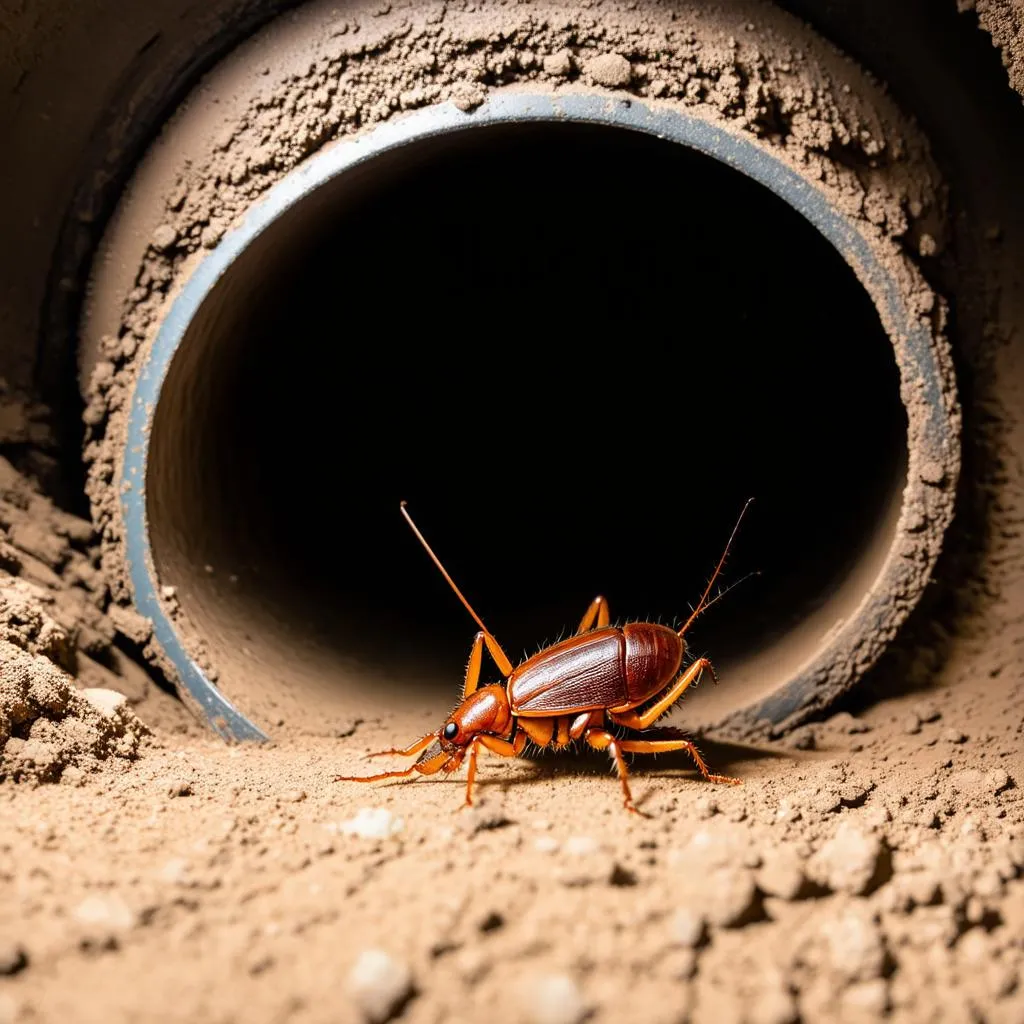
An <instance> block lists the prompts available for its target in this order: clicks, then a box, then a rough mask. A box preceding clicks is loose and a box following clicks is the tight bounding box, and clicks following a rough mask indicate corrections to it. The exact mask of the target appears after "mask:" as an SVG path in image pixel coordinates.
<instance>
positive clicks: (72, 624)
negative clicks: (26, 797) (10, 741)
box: [0, 381, 191, 775]
mask: <svg viewBox="0 0 1024 1024" xmlns="http://www.w3.org/2000/svg"><path fill="white" fill-rule="evenodd" d="M48 418H49V413H48V410H46V409H45V408H44V407H43V406H40V405H38V404H37V403H33V402H32V401H31V400H29V399H28V398H26V397H25V396H23V395H18V394H15V393H13V392H8V391H7V389H6V387H5V386H4V384H3V382H2V381H0V641H3V645H2V647H0V688H2V692H3V697H2V698H0V706H2V707H3V708H5V709H6V708H7V707H8V703H10V702H15V701H21V700H22V699H24V698H25V695H26V693H27V692H28V691H27V690H26V689H25V687H26V686H28V687H29V688H30V689H31V685H30V684H32V681H33V680H38V681H39V685H40V686H42V687H43V688H44V689H47V688H52V687H56V688H57V689H56V690H54V691H53V693H57V692H58V691H59V692H60V693H63V692H64V691H65V690H67V689H68V688H69V687H70V688H71V689H72V690H73V689H74V682H73V681H71V680H70V679H69V678H68V675H72V676H74V677H75V678H76V679H77V682H78V684H79V685H80V686H81V687H88V688H99V689H107V690H113V691H116V692H118V693H120V694H122V695H124V696H125V697H126V698H127V699H128V702H129V703H130V705H131V706H132V707H133V708H136V709H138V710H139V711H140V712H141V713H142V714H143V717H145V718H146V719H147V720H148V721H149V722H150V723H153V722H160V723H162V724H164V725H166V726H168V727H172V728H178V729H186V728H189V727H191V726H190V723H189V720H188V716H187V715H186V714H185V712H184V710H183V709H182V708H181V706H180V704H179V703H178V702H177V701H176V700H175V699H174V698H173V697H171V696H170V695H169V694H168V693H166V692H165V691H164V690H162V689H161V688H160V686H159V685H158V684H157V683H156V682H155V681H154V680H153V678H152V677H151V676H150V675H149V674H148V673H147V672H146V671H145V670H144V669H143V668H142V667H141V665H140V664H138V663H137V661H136V660H133V658H132V657H131V655H132V654H134V653H135V652H136V651H137V650H138V649H140V648H141V647H142V646H144V645H145V644H146V643H147V642H148V640H149V636H150V631H151V627H150V624H149V623H148V622H147V621H146V620H145V619H143V618H141V617H140V616H138V615H136V614H134V613H132V612H131V611H128V610H126V609H123V608H120V607H118V606H117V605H112V604H111V601H110V589H109V587H108V585H107V583H106V580H105V578H104V576H103V574H102V572H101V571H100V568H99V563H100V556H99V551H98V547H97V536H96V532H95V530H94V528H93V525H92V523H90V522H88V521H87V520H85V519H81V518H79V517H77V516H74V515H71V514H70V513H68V512H65V511H63V510H62V509H60V508H58V507H57V506H56V505H55V504H54V502H53V501H52V500H51V499H50V497H48V496H47V494H46V491H45V487H44V484H45V483H46V481H47V480H48V479H49V478H51V477H53V476H54V475H55V474H56V472H57V463H56V462H55V460H54V458H53V456H52V454H51V451H52V450H53V445H52V440H51V436H50V433H49V429H48V427H47V421H48ZM55 680H62V682H60V684H59V685H58V683H57V682H55ZM32 692H33V693H34V692H35V691H34V690H33V691H32ZM40 692H42V691H40ZM48 692H49V690H48ZM54 699H57V698H56V697H55V698H54ZM34 701H35V698H34V697H33V698H32V699H31V701H30V704H31V706H33V707H34V706H35V704H34V703H33V702H34ZM61 701H63V698H60V699H59V700H58V704H59V706H56V705H55V706H54V707H53V708H51V709H50V710H51V713H52V714H55V715H58V716H60V717H67V716H72V717H81V715H82V714H85V716H86V719H88V720H90V721H91V720H92V716H93V712H92V711H90V710H89V709H88V706H87V705H83V704H82V702H81V701H80V700H79V699H78V698H75V699H74V700H72V701H70V702H64V703H61ZM11 706H13V703H11ZM46 707H47V705H46V704H45V702H44V703H43V704H41V705H39V708H42V709H45V708H46ZM83 708H84V710H83ZM123 714H125V712H120V711H119V712H117V713H116V715H115V716H114V718H113V719H112V720H111V721H110V722H106V723H105V724H104V725H103V729H102V730H101V731H104V732H109V731H110V730H111V729H112V728H114V722H115V721H120V719H121V716H122V715H123ZM37 718H38V709H37V711H36V712H33V713H32V717H31V721H32V722H34V721H35V720H36V719H37ZM86 719H83V720H86ZM132 720H133V721H134V716H132ZM15 724H16V725H18V722H15ZM138 724H139V723H138V722H135V724H134V725H132V727H131V728H132V729H133V730H134V729H136V728H137V727H138ZM30 725H31V722H29V723H28V725H26V726H25V728H28V727H29V726H30ZM20 728H21V727H20V725H18V728H16V729H15V731H14V736H15V738H20V739H25V737H24V736H22V735H21V731H20ZM33 728H36V727H33ZM37 728H38V729H39V730H42V731H45V729H46V728H47V727H45V726H43V725H42V724H40V725H39V726H38V727H37ZM125 728H127V726H125ZM6 735H7V734H5V733H4V731H3V724H2V722H0V736H2V737H3V738H4V739H6ZM33 735H35V733H33ZM16 745H17V744H15V746H16ZM86 746H87V747H88V748H89V749H90V750H97V751H98V750H101V749H105V748H103V747H102V745H100V746H99V747H97V746H95V744H92V745H90V744H86ZM83 749H84V748H83ZM13 752H14V751H13V748H12V750H11V752H10V753H12V754H13ZM89 756H92V755H89ZM59 762H60V759H59V758H58V761H57V762H54V768H53V771H45V772H43V773H42V774H43V775H48V774H49V775H52V774H54V772H56V774H57V775H59V774H60V772H59V766H60V764H59ZM66 763H68V764H71V763H76V762H74V759H72V760H69V761H67V762H66ZM21 770H22V769H19V771H21Z"/></svg>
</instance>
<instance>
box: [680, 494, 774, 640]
mask: <svg viewBox="0 0 1024 1024" xmlns="http://www.w3.org/2000/svg"><path fill="white" fill-rule="evenodd" d="M753 501H754V499H753V498H747V502H746V504H745V505H744V506H743V509H742V510H741V511H740V514H739V518H738V519H737V520H736V525H735V526H734V527H733V528H732V533H730V534H729V540H728V541H727V542H726V545H725V550H724V551H723V552H722V557H721V558H720V559H719V560H718V565H716V566H715V571H714V572H713V573H712V574H711V579H709V580H708V585H707V586H706V587H705V588H704V593H703V594H701V595H700V600H699V601H698V602H697V607H696V608H694V609H693V611H692V612H691V613H690V617H689V618H688V619H687V620H686V622H685V623H683V628H682V629H679V630H676V632H677V633H678V634H679V636H683V635H685V633H686V631H687V630H688V629H689V628H690V626H692V625H693V622H694V620H695V619H696V618H697V617H698V616H700V615H702V614H703V613H704V612H706V611H707V610H708V609H709V608H710V607H711V606H712V605H713V604H715V602H717V601H720V600H721V599H722V598H723V597H725V595H726V594H728V593H729V591H730V590H732V589H733V587H736V586H739V584H740V583H743V582H744V581H745V580H748V579H750V577H751V576H760V573H759V572H752V573H748V574H747V575H746V576H744V577H743V579H741V580H737V581H736V582H735V583H733V584H732V585H731V586H729V587H726V589H725V590H723V591H722V592H721V593H720V594H717V595H716V596H715V597H713V598H712V599H711V600H710V601H709V600H708V595H709V594H710V593H711V589H712V587H714V585H715V580H717V579H718V575H719V573H721V571H722V567H723V566H724V565H725V560H726V559H727V558H728V557H729V549H730V548H731V547H732V542H733V541H734V540H735V539H736V534H737V532H738V531H739V528H740V523H742V522H743V517H744V516H745V515H746V514H747V509H748V508H750V506H751V504H753Z"/></svg>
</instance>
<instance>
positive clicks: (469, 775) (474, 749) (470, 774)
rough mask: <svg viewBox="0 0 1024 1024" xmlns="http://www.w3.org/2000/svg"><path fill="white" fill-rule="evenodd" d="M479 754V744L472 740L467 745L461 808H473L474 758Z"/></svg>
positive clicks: (477, 741)
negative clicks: (464, 789)
mask: <svg viewBox="0 0 1024 1024" xmlns="http://www.w3.org/2000/svg"><path fill="white" fill-rule="evenodd" d="M479 752H480V742H479V740H473V742H472V743H471V744H470V745H469V768H468V769H467V771H466V802H465V803H464V804H463V805H462V807H472V806H473V780H474V779H475V778H476V758H477V754H478V753H479ZM461 809H462V808H460V810H461Z"/></svg>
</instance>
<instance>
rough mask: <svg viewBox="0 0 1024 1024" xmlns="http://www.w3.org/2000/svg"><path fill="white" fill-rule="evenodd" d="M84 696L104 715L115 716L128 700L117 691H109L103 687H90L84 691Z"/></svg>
mask: <svg viewBox="0 0 1024 1024" xmlns="http://www.w3.org/2000/svg"><path fill="white" fill-rule="evenodd" d="M82 696H83V697H84V698H85V699H86V700H87V701H88V702H89V703H90V704H91V705H92V706H93V707H94V708H95V709H96V710H97V711H99V712H100V714H102V715H107V716H110V715H113V714H114V713H115V712H116V711H117V709H118V708H119V707H121V705H122V704H125V703H127V700H128V698H127V697H125V695H124V694H123V693H118V692H117V690H108V689H106V688H105V687H101V686H90V687H87V688H86V689H84V690H82Z"/></svg>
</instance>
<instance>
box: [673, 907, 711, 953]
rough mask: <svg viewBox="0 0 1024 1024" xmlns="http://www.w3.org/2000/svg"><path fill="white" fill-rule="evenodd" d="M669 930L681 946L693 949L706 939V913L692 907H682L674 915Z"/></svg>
mask: <svg viewBox="0 0 1024 1024" xmlns="http://www.w3.org/2000/svg"><path fill="white" fill-rule="evenodd" d="M669 930H670V932H671V935H672V938H673V939H674V940H675V941H676V942H677V943H678V944H679V945H680V946H685V947H686V948H688V949H693V948H694V947H696V946H699V945H700V944H701V942H702V941H703V940H704V933H705V925H704V915H703V914H699V913H697V911H695V910H692V909H691V908H690V907H681V908H680V909H679V910H677V911H676V912H675V914H674V915H673V916H672V921H671V924H670V929H669Z"/></svg>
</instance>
